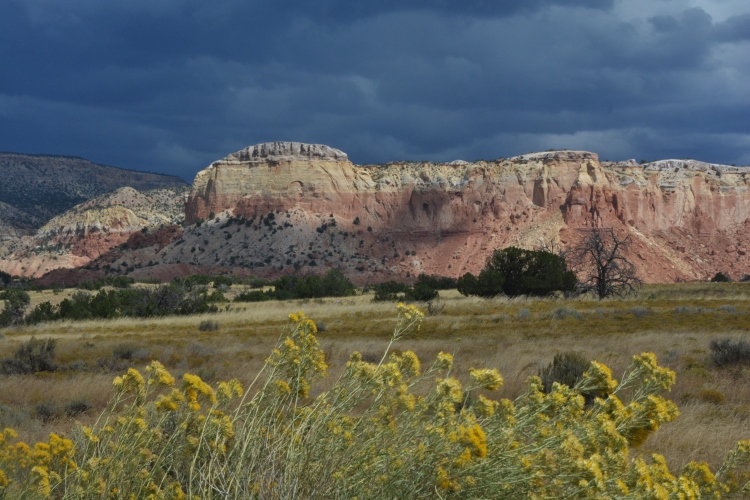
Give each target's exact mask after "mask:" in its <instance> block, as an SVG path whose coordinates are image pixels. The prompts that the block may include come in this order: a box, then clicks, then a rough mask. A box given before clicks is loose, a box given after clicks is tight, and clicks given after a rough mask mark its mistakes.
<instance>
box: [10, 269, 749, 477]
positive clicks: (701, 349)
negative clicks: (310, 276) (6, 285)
mask: <svg viewBox="0 0 750 500" xmlns="http://www.w3.org/2000/svg"><path fill="white" fill-rule="evenodd" d="M239 291H240V290H239V287H234V289H233V290H232V292H231V293H229V294H227V295H228V296H229V297H231V296H232V294H236V293H239ZM70 293H71V291H62V292H59V293H55V294H53V292H51V291H43V292H33V293H32V307H33V305H34V304H35V303H39V302H42V301H45V300H52V301H55V300H58V301H59V300H62V298H64V297H65V296H68V295H69V294H70ZM748 299H750V284H745V283H710V284H709V283H695V284H676V285H648V286H644V287H643V288H642V289H641V292H640V294H639V295H638V296H637V297H635V298H631V299H626V300H604V301H599V300H595V299H592V298H585V297H584V298H576V299H561V298H558V299H554V298H549V299H538V298H514V299H508V298H494V299H479V298H469V297H463V296H461V295H459V294H458V293H457V292H455V291H441V292H440V299H439V300H438V301H434V302H432V303H430V304H417V305H418V306H419V307H420V308H421V309H422V310H423V311H424V313H425V317H424V319H423V320H422V323H421V325H420V327H419V329H418V330H417V331H413V332H411V333H409V334H408V335H406V336H404V338H402V339H399V340H398V341H397V342H396V343H395V344H394V345H393V348H394V349H395V350H396V352H397V353H400V352H405V351H407V350H410V351H413V352H414V353H415V354H416V355H417V356H418V357H419V359H421V360H432V359H435V358H436V356H437V355H438V353H439V352H441V351H445V352H451V353H453V355H454V359H455V363H454V366H453V371H452V375H453V376H455V377H456V378H458V379H459V380H460V381H461V382H462V383H468V381H469V378H470V368H487V369H497V370H498V371H499V373H501V374H502V376H503V378H504V384H503V386H502V388H500V389H499V391H497V392H496V393H495V394H494V395H493V397H497V398H509V399H511V400H514V399H516V398H517V397H519V396H520V395H521V394H522V393H523V392H524V390H525V387H526V379H527V378H528V377H530V376H532V375H537V374H538V372H539V369H540V368H541V367H542V366H544V365H546V364H547V363H549V362H550V361H551V360H552V358H553V357H554V356H555V354H558V353H561V352H566V351H575V352H579V353H581V354H582V355H584V356H585V357H587V358H589V359H591V360H596V361H598V362H600V363H603V364H605V365H607V366H609V367H610V368H611V369H612V371H613V374H614V377H615V378H620V376H621V375H622V374H623V373H624V371H625V369H626V368H627V366H628V365H630V363H631V360H632V359H633V356H634V355H637V354H640V353H642V352H653V353H655V354H656V355H657V358H658V362H659V365H661V366H664V367H667V368H670V369H671V370H673V371H675V372H676V375H677V377H676V383H675V384H674V386H673V387H672V390H671V392H669V393H667V394H666V395H665V396H666V397H667V398H668V399H670V400H672V401H673V402H675V403H676V404H677V405H678V407H679V409H680V416H679V418H677V419H676V420H675V421H674V422H671V423H667V424H664V425H663V426H662V427H661V428H660V429H659V431H658V432H657V433H655V434H653V435H652V436H651V437H649V438H648V439H647V440H645V442H643V443H642V444H640V443H639V446H637V447H634V448H633V450H632V452H633V453H634V454H635V455H636V456H648V455H649V454H651V453H659V454H662V455H664V456H665V458H666V462H667V465H668V466H669V467H670V469H674V470H679V469H681V468H682V467H683V466H685V465H686V464H688V463H689V462H690V461H693V460H701V461H706V462H707V463H708V465H709V467H711V468H712V469H715V468H717V467H718V466H719V465H720V464H721V463H722V462H723V460H724V459H725V457H726V455H727V453H728V452H729V451H730V450H732V449H733V448H734V447H735V446H736V444H737V442H738V441H740V440H743V439H748V438H750V386H748V384H747V376H748V374H750V371H749V370H750V368H747V367H744V366H735V367H731V368H718V367H715V366H713V365H712V362H711V357H710V348H709V344H710V342H711V341H712V340H714V339H721V338H732V339H742V338H747V335H748V332H749V330H750V303H749V302H748ZM221 309H222V310H221V312H219V313H217V314H210V315H204V316H183V317H166V318H155V319H130V318H126V319H116V320H110V321H83V322H56V323H46V324H39V325H35V326H29V327H20V328H15V329H5V330H3V331H2V332H1V333H2V339H0V357H9V356H12V354H13V352H14V351H15V350H16V349H17V347H18V346H19V345H20V344H21V343H22V342H25V341H28V340H29V339H30V338H32V337H35V338H54V339H56V350H55V352H56V357H55V362H56V363H57V364H58V366H60V367H61V369H60V370H58V371H56V372H54V373H37V374H33V375H4V376H0V426H1V427H13V428H14V429H16V431H17V432H18V434H19V438H20V439H23V440H24V441H26V442H35V441H44V440H46V439H47V436H48V435H49V433H50V432H57V433H60V434H62V435H65V434H67V433H71V432H72V429H73V428H74V426H75V425H76V423H77V422H78V423H82V424H84V425H91V424H92V422H93V421H94V420H95V419H96V417H97V415H99V414H100V413H101V411H102V410H103V409H104V408H105V407H106V405H107V402H108V400H109V399H110V397H111V396H112V394H113V385H112V380H113V378H114V377H115V376H116V375H121V374H122V373H124V372H125V371H126V370H127V369H128V368H129V367H136V368H138V369H141V370H142V369H143V368H144V367H145V366H147V365H148V364H149V363H150V362H152V361H154V360H156V361H159V362H160V363H161V364H162V365H163V366H164V367H165V368H166V369H167V370H169V371H170V372H171V373H172V375H174V376H175V377H176V378H181V377H182V376H183V375H184V374H185V373H193V374H197V375H199V376H200V377H201V378H202V379H203V380H205V381H207V382H209V383H215V382H218V381H226V380H230V379H237V380H238V381H239V382H240V383H242V384H243V386H247V385H249V384H250V383H251V381H252V380H253V379H255V377H256V375H257V374H258V373H259V371H260V370H261V368H262V367H263V365H264V364H265V362H266V359H267V358H268V356H269V354H270V353H271V352H272V349H273V348H274V346H276V345H277V343H278V341H279V338H280V335H281V334H282V333H283V332H284V331H285V328H286V326H287V325H288V322H289V320H288V316H289V314H290V313H294V312H296V311H304V313H305V315H306V316H307V317H309V318H311V319H312V320H314V321H315V323H316V324H317V330H318V332H317V339H318V340H319V342H320V348H321V349H322V351H323V353H324V354H325V361H326V363H327V364H328V365H329V370H328V371H329V375H328V377H327V378H325V379H323V380H322V381H321V383H319V384H318V385H316V386H315V387H314V388H313V392H312V393H311V394H310V396H311V397H315V396H316V395H317V394H319V393H320V392H321V391H327V390H328V389H330V388H331V387H332V386H333V384H334V382H335V381H336V380H337V379H338V378H339V376H340V375H341V374H342V373H343V372H344V370H345V369H346V364H347V361H349V360H350V355H351V353H352V352H354V351H358V352H359V353H361V355H362V360H364V361H369V362H373V363H377V362H378V361H379V360H380V359H381V357H382V355H383V352H384V350H385V348H386V346H387V345H388V344H389V341H390V339H391V334H392V332H393V330H394V327H395V326H396V322H397V319H396V313H395V307H394V304H392V303H373V302H372V295H371V294H364V295H358V296H355V297H350V298H338V299H336V298H330V299H314V300H304V301H295V300H292V301H269V302H263V303H256V304H245V303H234V302H233V303H227V304H223V305H222V307H221ZM415 391H416V393H417V394H419V393H420V391H421V392H424V393H426V391H427V388H426V387H421V386H417V387H416V388H415Z"/></svg>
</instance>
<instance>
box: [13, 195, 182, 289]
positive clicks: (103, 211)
mask: <svg viewBox="0 0 750 500" xmlns="http://www.w3.org/2000/svg"><path fill="white" fill-rule="evenodd" d="M186 194H187V188H186V187H175V188H170V189H155V190H150V191H144V192H140V191H137V190H135V189H133V188H130V187H123V188H120V189H117V190H115V191H113V192H112V193H108V194H105V195H102V196H98V197H95V198H92V199H90V200H88V201H86V202H84V203H82V204H80V205H77V206H75V207H73V208H72V209H71V210H69V211H67V212H65V213H63V214H61V215H59V216H57V217H54V218H52V219H51V220H49V221H48V222H47V223H46V224H45V225H44V226H42V227H41V228H40V229H39V230H38V231H36V232H35V233H34V234H33V235H32V236H26V237H21V238H20V239H17V240H11V241H7V242H5V245H4V247H0V270H4V271H5V272H9V273H11V274H14V275H19V276H42V275H43V274H45V273H47V272H49V271H51V270H53V269H61V268H62V269H69V268H77V267H81V266H84V265H86V264H88V263H89V262H91V261H92V260H94V259H97V258H98V257H100V256H102V255H104V254H106V253H108V252H109V251H110V250H111V249H112V248H114V247H117V246H119V245H122V244H124V243H126V242H128V241H129V239H130V238H131V236H132V235H133V234H136V233H137V234H139V235H140V234H141V231H147V232H148V231H149V230H154V229H156V228H159V227H163V226H169V225H173V224H176V223H180V222H182V219H183V215H182V214H183V209H184V199H185V196H186Z"/></svg>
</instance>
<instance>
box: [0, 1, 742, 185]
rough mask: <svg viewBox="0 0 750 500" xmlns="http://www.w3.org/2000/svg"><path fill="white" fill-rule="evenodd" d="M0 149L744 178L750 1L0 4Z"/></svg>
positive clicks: (143, 159)
mask: <svg viewBox="0 0 750 500" xmlns="http://www.w3.org/2000/svg"><path fill="white" fill-rule="evenodd" d="M0 68H1V69H0V150H1V151H17V152H25V153H54V154H68V155H76V156H82V157H85V158H88V159H90V160H92V161H95V162H98V163H106V164H110V165H115V166H119V167H125V168H132V169H138V170H150V171H158V172H167V173H173V174H177V175H181V176H182V177H184V178H186V179H188V180H192V177H193V176H194V174H195V172H196V171H198V170H199V169H201V168H204V167H205V166H207V165H208V164H209V163H210V162H211V161H213V160H216V159H219V158H222V157H224V156H226V155H227V154H229V153H232V152H234V151H237V150H239V149H241V148H243V147H245V146H248V145H251V144H256V143H259V142H266V141H276V140H288V141H301V142H310V143H321V144H328V145H330V146H333V147H336V148H339V149H341V150H343V151H345V152H346V153H348V154H349V158H350V159H351V160H352V161H353V162H355V163H360V164H364V163H381V162H386V161H391V160H401V159H410V160H434V161H450V160H453V159H457V158H460V159H465V160H474V159H480V158H498V157H509V156H512V155H515V154H521V153H527V152H531V151H539V150H545V149H550V148H555V149H561V148H571V149H586V150H590V151H594V152H597V153H599V155H600V157H601V158H602V159H611V160H614V159H618V160H620V159H627V158H636V159H639V160H640V159H647V160H653V159H663V158H688V157H690V158H697V159H700V160H704V161H710V162H717V163H728V164H729V163H735V164H738V165H747V164H750V2H748V0H706V1H697V0H568V1H563V0H502V1H501V0H462V1H458V0H432V1H430V0H371V1H356V0H265V1H263V0H226V1H223V0H213V1H205V0H127V1H121V0H64V1H63V0H3V1H2V14H0Z"/></svg>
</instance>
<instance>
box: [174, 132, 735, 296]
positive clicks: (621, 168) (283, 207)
mask: <svg viewBox="0 0 750 500" xmlns="http://www.w3.org/2000/svg"><path fill="white" fill-rule="evenodd" d="M749 184H750V169H748V168H746V167H729V166H723V165H713V164H706V163H702V162H697V161H693V160H663V161H658V162H653V163H647V164H643V165H639V164H637V163H636V162H634V161H632V160H631V161H627V162H620V163H611V162H608V163H604V164H602V163H601V162H600V161H599V159H598V156H597V155H596V154H594V153H590V152H585V151H549V152H543V153H532V154H527V155H521V156H517V157H514V158H510V159H500V160H497V161H490V162H487V161H480V162H475V163H468V162H463V161H454V162H451V163H448V164H435V163H389V164H386V165H379V166H356V165H353V164H352V163H351V162H349V160H348V158H347V156H346V155H345V154H344V153H342V152H341V151H338V150H335V149H332V148H328V147H326V146H319V145H304V144H299V143H271V144H260V145H256V146H252V147H249V148H246V149H244V150H242V151H239V152H237V153H234V154H232V155H229V156H228V157H226V158H224V159H222V160H219V161H216V162H214V163H213V164H211V166H209V167H208V168H207V169H206V170H203V171H202V172H200V173H199V174H198V175H197V176H196V178H195V182H194V183H193V189H192V192H191V194H190V196H189V197H188V200H187V202H186V205H185V213H186V221H187V222H189V223H190V222H195V221H197V220H198V219H209V218H210V216H211V215H212V214H213V215H214V216H216V215H221V214H224V215H222V216H221V217H220V218H219V219H218V220H216V221H214V222H210V223H208V225H207V226H204V227H203V228H202V229H198V233H200V235H198V236H196V240H200V239H201V238H202V237H203V235H205V234H206V231H210V230H211V229H210V228H211V227H212V224H213V225H218V224H221V225H225V224H226V217H228V216H233V217H240V218H243V219H244V220H250V219H253V218H255V221H256V222H254V223H253V225H251V227H252V228H253V229H251V230H250V231H251V236H249V237H248V238H247V239H243V238H244V235H245V233H246V232H247V230H246V229H245V228H247V227H248V226H244V227H243V228H242V229H240V230H239V231H238V234H237V235H235V234H230V233H227V234H230V236H231V238H232V240H231V241H230V240H225V241H224V242H222V244H221V245H211V244H208V243H207V244H203V245H201V244H199V245H198V248H203V252H198V254H197V255H196V251H193V253H192V255H188V254H184V253H181V252H180V251H177V252H176V254H173V253H172V252H171V251H169V252H167V254H168V258H167V259H166V261H167V262H173V263H175V264H176V263H177V262H181V261H182V259H187V260H188V261H189V262H191V263H194V264H196V265H202V264H205V265H209V264H210V265H216V264H224V265H227V266H231V265H232V263H235V264H236V263H238V262H243V263H244V264H243V265H246V266H250V267H251V268H252V269H253V271H254V272H256V273H258V274H264V273H269V272H270V273H273V272H276V271H279V270H282V271H283V270H284V269H287V268H289V267H290V266H296V267H297V268H300V267H305V266H308V267H309V266H310V265H311V263H312V264H313V265H329V266H337V267H343V268H345V269H349V270H350V271H351V273H352V274H353V275H355V276H359V278H360V280H361V281H367V280H376V279H379V277H383V276H395V277H405V276H406V275H407V273H408V274H409V275H414V274H417V273H420V272H427V273H436V274H445V275H452V276H456V275H459V274H462V273H464V272H466V271H472V272H476V271H477V270H479V269H480V268H481V267H482V266H483V263H484V261H485V259H486V257H487V256H488V255H489V254H490V253H491V252H492V250H494V249H495V248H497V247H502V246H508V245H521V246H526V247H541V246H544V245H547V246H549V245H561V246H569V245H572V244H574V243H575V242H577V241H578V240H579V239H580V237H581V235H582V234H583V233H584V232H585V231H586V230H587V229H590V228H595V227H613V228H615V230H617V231H621V232H628V233H630V234H632V235H633V238H634V245H633V259H634V260H635V262H636V265H637V267H638V269H639V271H640V272H641V274H642V276H643V277H644V279H645V280H646V281H674V280H691V279H705V278H706V277H708V276H710V275H712V274H713V273H715V272H716V271H719V270H721V271H724V272H728V273H729V274H731V275H733V276H735V277H740V276H742V275H744V274H746V273H748V272H750V260H749V259H748V257H747V256H746V249H747V248H748V246H750V245H749V243H750V240H749V239H748V237H749V236H750V192H749V191H748V185H749ZM268 214H273V217H274V219H273V224H272V225H266V226H259V223H258V222H257V220H260V218H261V217H264V219H263V220H264V221H266V218H267V216H268ZM222 217H223V218H222ZM264 223H265V224H268V223H267V222H264ZM282 224H287V228H286V229H284V226H281V225H282ZM255 228H257V229H255ZM320 228H323V230H322V231H319V229H320ZM262 229H265V230H266V231H265V232H260V233H258V231H261V230H262ZM252 231H256V232H255V233H252ZM225 233H226V231H225ZM254 234H257V237H253V236H252V235H254ZM345 235H348V236H345ZM237 236H239V237H240V239H241V242H240V243H239V244H240V245H241V246H239V247H238V246H237V245H238V243H237V242H236V241H235V238H236V237H237ZM184 238H187V243H186V245H185V246H186V247H189V248H192V245H189V243H190V238H191V233H190V232H188V233H186V235H184ZM204 239H205V238H204ZM207 253H208V256H206V254H207ZM232 259H233V260H232ZM269 268H270V269H269Z"/></svg>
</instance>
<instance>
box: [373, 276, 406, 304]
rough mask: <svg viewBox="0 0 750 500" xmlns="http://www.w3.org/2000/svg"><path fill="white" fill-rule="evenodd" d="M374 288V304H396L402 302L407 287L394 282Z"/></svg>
mask: <svg viewBox="0 0 750 500" xmlns="http://www.w3.org/2000/svg"><path fill="white" fill-rule="evenodd" d="M374 288H375V297H373V299H372V300H373V301H374V302H396V301H398V300H404V294H405V293H406V290H407V289H408V288H409V286H408V285H405V284H403V283H397V282H395V281H386V282H384V283H380V284H378V285H375V286H374Z"/></svg>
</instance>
